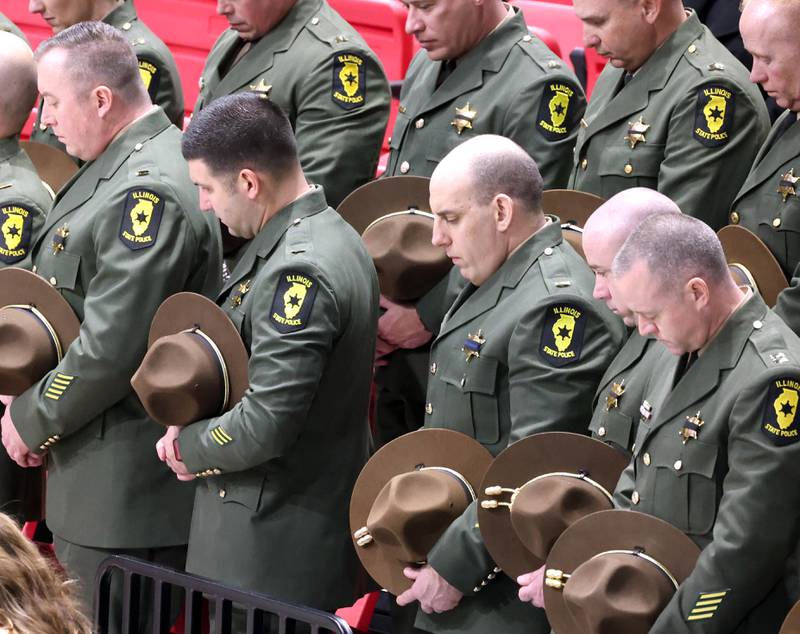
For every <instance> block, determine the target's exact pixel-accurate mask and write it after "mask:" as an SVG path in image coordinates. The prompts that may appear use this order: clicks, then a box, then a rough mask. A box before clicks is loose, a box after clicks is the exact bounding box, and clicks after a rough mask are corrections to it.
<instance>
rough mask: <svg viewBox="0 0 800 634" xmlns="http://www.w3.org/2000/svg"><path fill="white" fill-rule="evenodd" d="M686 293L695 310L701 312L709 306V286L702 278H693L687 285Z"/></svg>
mask: <svg viewBox="0 0 800 634" xmlns="http://www.w3.org/2000/svg"><path fill="white" fill-rule="evenodd" d="M686 292H687V294H688V295H689V298H690V300H691V302H692V303H693V304H694V306H695V308H696V309H698V310H700V309H703V308H705V307H706V306H708V301H709V299H710V293H709V290H708V284H706V281H705V280H704V279H703V278H701V277H693V278H692V279H690V280H689V281H688V282H687V283H686Z"/></svg>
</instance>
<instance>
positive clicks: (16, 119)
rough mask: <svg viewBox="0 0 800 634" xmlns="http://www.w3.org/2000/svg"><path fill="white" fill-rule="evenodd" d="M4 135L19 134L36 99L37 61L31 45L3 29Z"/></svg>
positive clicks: (0, 115)
mask: <svg viewBox="0 0 800 634" xmlns="http://www.w3.org/2000/svg"><path fill="white" fill-rule="evenodd" d="M0 86H2V87H3V89H2V90H0V138H3V139H4V138H6V137H10V136H15V135H17V134H19V133H20V131H21V130H22V126H24V125H25V121H26V120H27V119H28V115H29V114H30V112H31V108H33V105H34V103H35V102H36V95H37V94H38V93H37V89H36V64H35V63H34V61H33V53H32V52H31V49H30V48H29V47H28V45H27V44H26V43H25V42H24V41H23V40H22V39H20V38H19V37H17V36H16V35H12V34H11V33H8V32H7V31H0Z"/></svg>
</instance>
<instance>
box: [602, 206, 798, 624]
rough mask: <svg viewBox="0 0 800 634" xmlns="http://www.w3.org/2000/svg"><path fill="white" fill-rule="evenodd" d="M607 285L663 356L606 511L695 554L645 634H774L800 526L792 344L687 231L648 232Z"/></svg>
mask: <svg viewBox="0 0 800 634" xmlns="http://www.w3.org/2000/svg"><path fill="white" fill-rule="evenodd" d="M612 274H613V275H612V278H611V288H612V293H613V295H614V297H616V298H619V300H620V301H621V302H622V303H623V304H624V305H626V306H627V307H628V308H629V309H630V310H631V311H633V313H634V314H635V315H636V317H637V323H638V326H639V331H640V333H641V334H642V335H643V336H654V337H656V338H657V339H658V340H659V341H660V342H661V343H663V346H662V347H661V350H660V354H659V355H658V358H657V359H656V360H655V364H654V371H653V372H652V373H651V375H650V377H649V381H648V384H647V386H646V388H645V390H644V399H643V400H642V402H641V422H640V424H639V431H638V435H637V438H636V446H635V448H634V450H633V457H632V460H631V463H630V465H629V466H628V468H627V469H626V471H625V472H624V473H623V476H622V477H621V479H620V482H619V485H618V487H617V492H616V495H615V499H616V501H617V503H618V504H620V505H621V506H622V507H623V508H631V509H633V510H636V511H641V512H644V513H649V514H652V515H655V516H657V517H659V518H661V519H664V520H666V521H668V522H670V523H671V524H673V525H675V526H676V527H678V528H679V529H681V530H682V531H683V532H684V533H686V534H687V535H689V537H691V538H692V539H693V540H694V541H695V542H696V543H697V544H698V545H699V546H700V547H701V548H702V549H703V551H702V553H701V555H700V559H699V560H698V562H697V565H696V566H695V568H694V571H693V572H692V574H691V575H690V576H689V578H688V579H686V581H684V582H683V583H682V584H681V585H680V588H678V591H677V592H676V594H675V595H674V597H673V598H672V599H671V601H670V602H669V604H668V605H667V607H666V608H665V609H664V611H663V612H662V614H661V615H660V616H659V618H658V620H657V621H656V623H655V625H654V626H653V627H652V629H651V630H650V632H651V633H652V634H682V633H684V632H685V633H689V632H704V633H712V632H715V633H716V632H719V633H722V632H726V633H727V632H736V633H737V634H743V633H751V632H752V633H753V634H755V633H756V632H758V633H763V632H777V631H778V629H779V628H780V624H781V622H782V621H783V619H784V617H785V616H786V613H787V612H788V610H789V608H790V607H791V602H790V601H789V599H788V597H787V596H786V591H785V589H784V588H783V585H782V583H781V582H780V578H781V576H782V573H783V570H784V565H785V563H786V560H787V559H788V556H789V554H790V552H791V551H792V550H793V548H794V546H795V545H796V540H797V530H798V515H799V514H800V490H798V488H797V487H794V486H787V483H790V482H796V481H797V480H798V477H800V444H798V440H800V431H799V428H800V418H798V416H797V406H798V403H800V340H798V338H797V336H796V335H795V334H794V333H793V332H792V331H791V330H790V329H789V327H788V326H786V324H784V323H783V321H781V319H780V318H778V317H777V316H776V315H775V314H773V313H772V311H770V310H769V309H768V308H767V306H766V305H765V304H764V302H763V301H762V299H761V298H760V297H759V296H758V295H754V294H753V293H752V292H751V291H749V290H748V291H746V292H745V291H742V290H740V289H739V288H738V287H737V286H736V283H735V282H734V281H733V279H732V278H731V275H730V273H729V272H728V267H727V264H726V261H725V257H724V254H723V252H722V247H721V246H720V244H719V241H718V239H717V237H716V235H715V234H714V233H713V231H712V230H711V229H709V228H708V227H707V226H706V225H704V224H703V223H701V222H699V221H697V220H696V219H693V218H689V217H687V216H683V215H677V214H668V215H660V216H654V217H652V218H649V219H648V220H645V221H644V222H643V223H642V224H640V225H639V227H638V228H637V229H636V230H635V231H634V233H633V234H631V236H630V237H629V238H628V240H627V241H626V243H625V244H624V245H623V247H622V249H621V250H620V252H619V253H618V254H617V256H616V258H615V260H614V264H613V266H612ZM626 492H627V493H626Z"/></svg>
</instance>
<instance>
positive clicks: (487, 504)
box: [481, 471, 614, 510]
mask: <svg viewBox="0 0 800 634" xmlns="http://www.w3.org/2000/svg"><path fill="white" fill-rule="evenodd" d="M554 476H564V477H567V478H574V479H576V480H582V481H584V482H587V483H588V484H591V485H592V486H593V487H595V488H596V489H599V490H600V492H601V493H602V494H603V495H605V496H606V497H607V498H608V501H609V502H610V503H611V506H614V496H613V495H611V493H609V491H608V489H606V488H605V487H604V486H603V485H602V484H600V483H599V482H597V481H595V480H592V479H591V478H590V477H589V476H588V474H587V473H585V472H582V471H581V472H579V473H571V472H568V471H554V472H552V473H544V474H542V475H540V476H536V477H535V478H533V479H532V480H528V481H527V482H526V483H525V484H523V485H522V486H521V487H518V488H516V489H508V488H506V487H502V486H490V487H486V490H485V491H484V493H485V494H486V495H488V496H489V497H497V496H500V495H502V494H503V493H510V494H511V500H510V501H508V502H498V501H497V500H483V501H481V508H484V509H496V508H499V507H501V506H506V507H508V508H509V510H510V509H511V508H512V507H513V506H514V501H515V500H516V499H517V496H518V495H519V493H520V491H522V489H524V488H525V487H526V486H528V485H529V484H531V483H533V482H537V481H538V480H543V479H544V478H552V477H554Z"/></svg>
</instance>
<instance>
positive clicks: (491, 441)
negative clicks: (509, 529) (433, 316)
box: [417, 218, 625, 634]
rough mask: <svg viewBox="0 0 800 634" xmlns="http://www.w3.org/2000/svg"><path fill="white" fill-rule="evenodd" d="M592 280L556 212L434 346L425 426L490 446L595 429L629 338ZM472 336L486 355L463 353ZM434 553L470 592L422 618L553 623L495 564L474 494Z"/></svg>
mask: <svg viewBox="0 0 800 634" xmlns="http://www.w3.org/2000/svg"><path fill="white" fill-rule="evenodd" d="M593 284H594V278H593V276H592V273H591V271H590V270H589V268H588V267H587V266H586V263H585V262H584V261H583V260H582V259H581V258H580V256H579V255H577V254H576V253H575V251H574V250H573V249H572V247H570V246H569V245H568V244H565V243H563V242H562V237H561V227H560V223H559V221H558V219H557V218H552V222H551V224H549V225H547V226H546V227H545V228H543V229H542V230H541V231H540V232H539V233H537V234H536V235H534V236H533V237H532V238H530V239H529V240H528V241H527V242H525V243H524V244H523V245H522V246H520V247H519V249H518V250H517V251H516V252H514V253H513V254H512V255H511V256H510V257H509V258H508V260H507V261H506V262H505V264H503V266H501V267H500V269H498V270H497V271H496V272H495V274H494V275H493V276H492V277H490V278H489V279H488V280H487V281H486V282H484V283H483V284H482V285H481V286H479V287H477V288H476V287H475V286H473V285H469V286H467V287H466V288H465V289H464V291H462V293H460V294H459V296H458V298H457V299H456V301H455V303H454V304H453V306H452V308H451V309H450V311H449V312H448V313H447V315H446V316H445V319H444V322H443V324H442V329H441V331H440V333H439V336H438V337H437V338H436V340H435V341H434V343H433V347H432V348H431V365H430V373H431V375H430V378H429V381H428V405H426V412H427V415H426V417H425V427H441V428H447V429H454V430H456V431H460V432H462V433H465V434H467V435H468V436H472V437H473V438H475V439H476V440H478V442H480V443H481V444H482V445H483V446H484V447H486V448H487V449H488V450H489V451H490V452H491V453H492V454H494V455H496V454H498V453H500V452H501V451H502V450H503V449H505V448H506V447H507V446H508V445H509V444H511V443H512V442H514V441H516V440H519V439H520V438H525V437H526V436H530V435H531V434H535V433H538V432H543V431H570V432H576V433H584V434H585V433H587V429H586V423H587V421H588V420H589V417H590V416H591V399H592V395H593V394H594V392H595V389H597V382H598V381H599V380H600V377H601V376H602V374H603V372H604V371H605V369H606V367H608V364H609V363H610V362H611V360H612V359H613V358H614V355H615V354H616V353H617V352H618V351H619V349H620V347H621V346H622V343H623V339H624V337H625V328H624V326H623V324H622V321H621V320H620V319H619V318H618V317H616V316H615V315H613V314H612V313H611V312H610V311H609V310H608V309H607V308H606V307H605V305H603V304H601V303H598V302H596V301H594V300H593V299H592V287H593ZM481 340H483V343H482V344H481V343H480V341H481ZM470 345H472V346H473V347H478V348H479V356H472V357H469V356H468V355H467V353H466V352H465V351H464V350H465V349H466V348H467V347H468V346H470ZM428 561H429V563H430V565H431V566H432V567H433V568H434V569H435V570H436V571H437V572H439V574H441V575H442V576H443V577H444V578H445V579H447V581H448V582H450V583H451V584H452V585H454V586H455V587H456V588H458V589H459V590H461V591H462V592H463V593H464V595H465V596H464V598H463V599H462V600H461V603H459V605H458V607H456V608H455V609H454V610H451V611H449V612H445V613H443V614H438V615H436V614H434V615H428V614H424V613H422V612H420V613H419V615H418V617H417V627H419V628H421V629H423V630H427V631H430V632H481V633H485V632H504V633H509V632H525V633H527V634H539V633H543V634H547V633H549V631H550V628H549V625H547V620H546V618H545V615H544V611H543V610H539V609H537V608H534V607H533V606H531V605H530V604H529V603H523V602H521V601H520V600H519V599H518V598H517V590H518V587H517V585H516V583H515V582H514V581H512V580H511V579H509V578H508V577H506V576H505V575H502V574H497V571H496V570H495V569H494V563H493V562H492V561H491V558H490V556H489V553H488V552H487V551H486V548H485V547H484V545H483V541H482V539H481V536H480V531H479V530H478V525H477V513H476V507H475V503H473V504H472V505H471V506H470V507H469V508H468V509H467V511H465V513H464V514H463V515H462V516H461V517H460V518H458V519H457V520H456V521H455V522H454V523H453V524H452V525H451V526H450V527H449V528H448V530H447V531H446V532H445V533H444V535H443V536H442V537H441V538H440V539H439V541H438V542H437V543H436V545H435V546H434V548H433V550H431V552H430V554H429V558H428Z"/></svg>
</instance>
